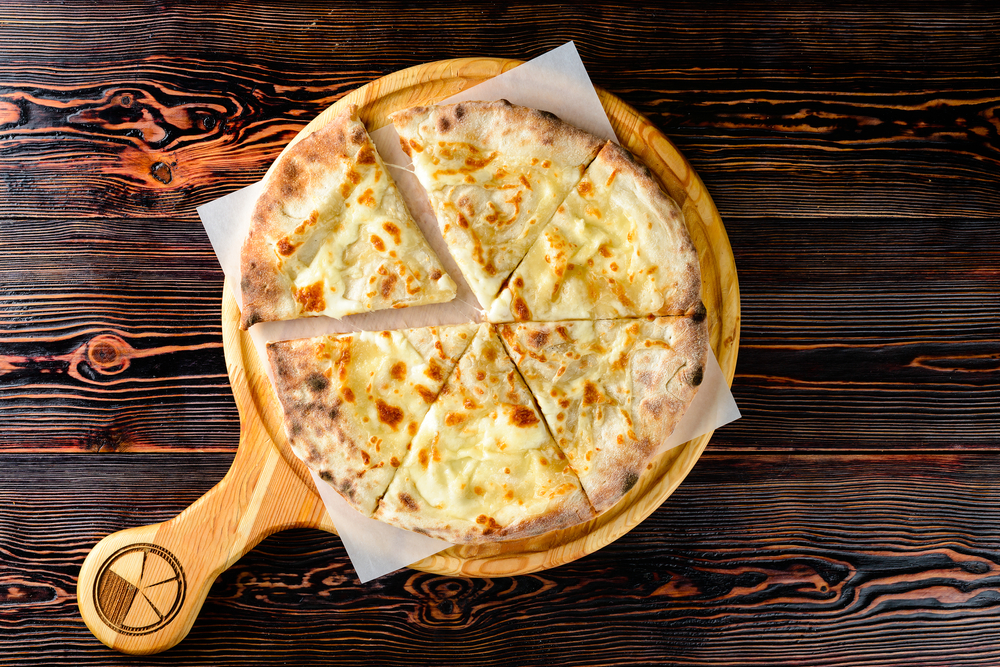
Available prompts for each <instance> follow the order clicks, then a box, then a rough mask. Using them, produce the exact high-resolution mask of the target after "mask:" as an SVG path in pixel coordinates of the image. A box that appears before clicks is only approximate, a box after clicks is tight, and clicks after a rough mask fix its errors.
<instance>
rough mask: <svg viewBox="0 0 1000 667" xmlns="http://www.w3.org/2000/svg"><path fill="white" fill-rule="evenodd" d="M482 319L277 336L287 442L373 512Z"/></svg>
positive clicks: (275, 358)
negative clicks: (284, 371) (281, 339)
mask: <svg viewBox="0 0 1000 667" xmlns="http://www.w3.org/2000/svg"><path fill="white" fill-rule="evenodd" d="M475 331H476V325H473V324H466V325H458V326H451V327H429V328H425V329H411V330H407V331H383V332H360V333H356V334H348V335H341V336H322V337H319V338H315V339H307V340H302V341H289V342H285V343H274V344H272V345H271V346H270V348H269V352H270V356H271V359H272V363H273V364H274V366H275V367H276V368H278V369H281V368H287V367H290V366H292V365H294V364H299V365H300V366H301V367H304V368H310V369H312V371H311V372H307V373H305V374H304V376H296V375H295V374H294V373H290V374H288V376H287V377H282V375H281V373H280V372H279V373H278V374H277V377H276V385H277V389H278V395H279V399H280V400H281V402H282V405H283V407H284V410H285V415H286V425H288V426H289V427H290V428H289V429H288V432H289V441H290V443H291V445H292V447H293V449H295V451H296V452H297V453H299V454H300V456H301V458H303V459H304V460H306V461H307V462H308V463H311V464H312V465H313V467H314V468H316V469H318V471H319V472H320V474H322V475H323V476H324V477H325V478H327V479H328V481H330V482H331V483H332V484H333V486H334V487H335V488H337V489H338V490H339V491H340V492H341V493H342V494H343V495H344V496H345V498H347V499H348V500H349V501H350V502H351V503H352V504H353V505H354V506H355V507H356V508H357V509H358V510H359V511H361V512H363V513H365V514H367V515H369V516H370V515H371V514H372V512H374V510H375V506H376V504H377V502H378V499H379V497H381V495H382V494H383V493H384V492H385V489H386V488H387V487H388V485H389V482H390V480H391V479H392V477H393V475H394V474H395V472H396V468H398V467H399V466H400V465H401V464H402V462H403V460H404V459H405V457H406V453H407V445H408V444H409V443H410V441H411V440H412V439H413V436H414V435H415V434H416V433H417V430H418V428H419V426H420V423H421V421H422V420H423V418H424V416H425V415H426V413H427V411H428V409H429V408H430V406H431V404H432V403H433V401H434V399H435V397H436V396H437V394H438V392H439V391H440V389H441V387H442V386H443V385H444V382H445V380H446V378H447V377H448V375H449V374H450V373H451V371H452V368H453V367H454V365H455V362H456V361H457V359H458V357H459V356H460V355H461V354H462V352H463V351H464V350H465V347H466V346H467V345H468V344H469V343H470V342H471V341H472V337H473V335H474V333H475Z"/></svg>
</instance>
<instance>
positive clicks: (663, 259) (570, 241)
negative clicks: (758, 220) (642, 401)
mask: <svg viewBox="0 0 1000 667" xmlns="http://www.w3.org/2000/svg"><path fill="white" fill-rule="evenodd" d="M615 150H617V151H620V150H621V149H617V148H616V149H610V148H608V147H606V148H605V149H604V150H602V151H601V154H600V155H598V157H597V159H595V160H594V162H593V163H591V165H590V167H589V168H588V170H587V173H586V174H585V175H584V177H583V179H582V180H581V181H580V183H579V184H578V185H577V187H576V188H575V189H574V190H573V192H571V193H570V194H569V195H568V196H567V197H566V199H565V201H563V202H562V204H561V205H560V206H559V209H558V210H557V211H556V213H555V215H554V216H553V217H552V220H551V221H550V222H549V224H548V225H547V226H546V227H545V228H544V229H543V230H542V233H541V234H540V236H539V238H538V240H537V241H536V242H535V244H534V245H533V246H532V247H531V249H530V250H529V251H528V252H527V254H526V255H525V257H524V260H523V261H522V262H521V264H520V266H519V267H518V269H517V270H516V271H515V272H514V273H513V274H512V275H511V278H510V281H509V283H508V286H507V287H506V288H505V289H504V291H503V292H502V293H501V294H500V296H499V297H498V298H497V299H496V301H494V303H493V304H491V306H490V307H489V318H490V321H493V322H510V321H526V320H544V321H557V320H569V319H605V318H614V317H643V316H646V315H649V314H658V315H666V314H680V313H678V312H674V309H675V308H676V309H678V310H679V311H680V312H683V311H684V310H686V309H687V308H689V307H690V306H691V304H689V303H687V301H688V300H689V297H688V295H689V294H690V293H692V291H693V293H694V294H695V295H697V294H698V290H699V287H698V285H699V284H700V280H699V279H698V277H697V276H698V273H697V256H696V255H695V254H694V251H693V247H692V246H691V244H690V240H689V239H688V236H687V232H686V229H685V228H684V222H683V216H682V215H681V212H680V209H679V208H678V207H677V205H676V204H675V203H674V202H673V200H671V199H669V198H667V197H665V196H662V195H661V196H659V197H650V196H649V195H648V192H647V191H644V190H643V188H642V187H639V186H638V185H637V182H638V181H637V178H636V177H635V175H634V174H629V173H623V170H622V166H621V163H622V162H623V161H621V160H612V159H604V157H605V156H606V155H608V154H611V153H613V152H614V151H615ZM626 165H627V163H626ZM654 187H655V186H654ZM692 281H693V287H691V285H690V284H689V283H692Z"/></svg>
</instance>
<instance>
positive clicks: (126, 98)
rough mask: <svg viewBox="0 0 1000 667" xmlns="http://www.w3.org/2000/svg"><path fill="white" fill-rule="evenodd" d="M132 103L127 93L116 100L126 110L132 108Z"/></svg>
mask: <svg viewBox="0 0 1000 667" xmlns="http://www.w3.org/2000/svg"><path fill="white" fill-rule="evenodd" d="M133 101H134V100H133V99H132V96H131V95H129V94H128V93H125V94H124V95H122V96H121V97H119V98H118V103H119V104H121V105H122V106H123V107H125V108H126V109H127V108H128V107H130V106H132V102H133Z"/></svg>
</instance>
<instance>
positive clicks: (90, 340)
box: [0, 219, 239, 451]
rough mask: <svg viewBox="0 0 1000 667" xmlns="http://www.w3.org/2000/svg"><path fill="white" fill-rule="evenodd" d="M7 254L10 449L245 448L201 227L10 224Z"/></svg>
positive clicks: (1, 439)
mask: <svg viewBox="0 0 1000 667" xmlns="http://www.w3.org/2000/svg"><path fill="white" fill-rule="evenodd" d="M0 247H3V248H4V249H5V253H4V256H3V257H2V258H0V284H2V285H3V290H2V293H0V337H2V340H3V345H2V347H0V420H2V421H3V423H4V429H3V430H2V432H0V449H7V450H12V449H13V450H32V449H45V450H47V451H53V450H59V449H71V450H76V451H81V450H90V451H101V450H108V449H121V450H133V451H134V450H143V449H162V448H180V449H187V450H192V449H193V450H211V449H221V450H224V451H231V450H233V449H235V447H236V443H237V441H238V438H239V421H238V415H237V414H236V406H235V404H234V402H233V399H232V394H231V391H230V388H229V379H228V376H227V374H226V366H225V360H224V359H223V353H222V328H221V307H222V279H223V277H222V271H221V269H220V268H219V265H218V261H217V260H216V259H215V255H214V254H213V253H212V250H211V247H210V246H209V244H208V240H207V237H206V236H205V233H204V229H203V228H202V227H201V224H200V223H199V222H198V221H192V220H176V219H173V220H167V219H161V220H155V221H153V220H147V221H125V220H114V219H104V220H83V221H74V220H45V221H34V222H31V223H30V224H29V223H27V222H25V221H23V220H22V221H11V220H2V221H0Z"/></svg>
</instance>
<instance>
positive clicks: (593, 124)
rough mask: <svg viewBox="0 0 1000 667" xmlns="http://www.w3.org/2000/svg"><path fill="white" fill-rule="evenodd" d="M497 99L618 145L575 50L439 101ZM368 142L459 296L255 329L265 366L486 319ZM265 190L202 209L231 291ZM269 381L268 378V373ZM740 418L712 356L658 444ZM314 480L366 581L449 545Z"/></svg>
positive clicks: (388, 129) (411, 190)
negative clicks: (409, 331)
mask: <svg viewBox="0 0 1000 667" xmlns="http://www.w3.org/2000/svg"><path fill="white" fill-rule="evenodd" d="M497 99H506V100H508V101H510V102H512V103H514V104H520V105H522V106H527V107H532V108H535V109H543V110H545V111H549V112H551V113H554V114H555V115H557V116H559V117H560V118H562V119H563V120H564V121H566V122H568V123H570V124H572V125H575V126H577V127H579V128H582V129H584V130H587V131H588V132H590V133H592V134H594V135H596V136H598V137H601V138H604V139H608V140H612V141H617V137H615V134H614V130H613V129H612V128H611V123H610V121H609V120H608V117H607V114H605V112H604V108H603V107H602V106H601V103H600V100H599V99H598V97H597V93H596V92H595V91H594V86H593V84H592V83H591V81H590V76H589V75H588V74H587V71H586V68H585V67H584V65H583V61H582V60H580V56H579V54H578V53H577V51H576V47H575V45H574V44H573V43H572V42H569V43H567V44H565V45H563V46H561V47H559V48H557V49H554V50H552V51H549V52H548V53H546V54H544V55H542V56H539V57H538V58H535V59H534V60H531V61H529V62H527V63H525V64H523V65H521V66H519V67H517V68H515V69H512V70H510V71H508V72H505V73H503V74H501V75H499V76H497V77H495V78H493V79H491V80H489V81H487V82H484V83H482V84H480V85H478V86H474V87H472V88H469V89H467V90H465V91H463V92H462V93H460V94H458V95H455V96H454V97H451V98H449V99H447V100H442V102H445V103H449V102H460V101H465V100H497ZM371 136H372V140H373V141H374V142H375V145H376V147H377V148H378V150H379V153H380V154H381V155H382V159H383V160H384V162H385V163H386V166H387V167H388V168H389V171H390V173H391V174H392V177H393V178H394V179H395V181H396V184H397V185H398V186H399V189H400V192H401V194H402V196H403V199H404V200H405V201H406V204H407V206H408V207H409V208H410V211H411V212H412V213H413V216H414V219H415V220H416V221H417V224H418V225H420V228H421V231H423V233H424V236H425V238H426V239H427V241H428V243H430V245H431V247H432V248H433V249H434V252H436V253H437V255H438V256H439V257H440V258H441V261H442V263H443V264H444V267H445V269H446V270H447V271H448V273H449V275H451V277H452V278H453V279H454V280H455V282H456V283H457V284H458V297H457V298H456V299H455V300H454V301H452V302H449V303H444V304H433V305H428V306H418V307H414V308H403V309H398V310H384V311H378V312H374V313H365V314H361V315H352V316H350V317H346V318H344V319H341V320H335V319H330V318H325V317H310V318H304V319H301V320H294V321H291V322H264V323H261V324H257V325H254V326H253V327H251V329H250V335H251V337H252V338H253V341H254V343H255V345H256V347H257V352H258V354H259V355H260V357H261V359H266V358H267V355H266V353H265V348H264V346H265V345H266V343H267V342H268V341H275V340H291V339H294V338H303V337H309V336H318V335H321V334H327V333H345V332H352V331H382V330H386V329H403V328H409V327H418V326H431V325H437V324H460V323H463V322H470V321H481V320H482V308H481V307H480V305H479V303H478V301H477V300H476V297H475V296H474V295H473V293H472V290H471V289H470V288H469V286H468V284H467V283H466V282H465V279H464V278H463V277H462V274H461V272H460V271H459V270H458V267H457V266H456V265H455V261H454V259H452V257H451V254H450V253H449V252H448V248H447V246H446V245H445V243H444V239H443V238H442V237H441V233H440V232H439V231H438V227H437V221H436V219H435V217H434V214H433V212H432V211H431V209H430V204H429V203H428V201H427V195H426V193H425V192H424V190H423V188H422V187H421V186H420V183H419V182H418V181H417V179H416V177H415V176H414V175H413V174H412V173H411V172H410V171H408V169H410V159H409V158H408V157H407V156H406V155H405V154H404V153H403V151H402V150H401V149H400V146H399V137H398V135H397V134H396V130H395V128H394V127H393V126H392V125H391V124H390V125H387V126H385V127H383V128H381V129H379V130H376V131H375V132H372V134H371ZM262 188H263V184H262V183H255V184H254V185H251V186H248V187H246V188H243V189H242V190H238V191H236V192H233V193H232V194H229V195H227V196H225V197H222V198H220V199H217V200H215V201H212V202H209V203H207V204H204V205H203V206H200V207H199V208H198V214H199V215H200V216H201V220H202V223H203V224H204V225H205V231H206V232H207V233H208V237H209V239H210V240H211V242H212V247H213V248H214V249H215V253H216V255H217V256H218V258H219V262H220V264H221V265H222V269H223V271H224V272H225V274H226V277H227V278H228V279H229V281H230V284H232V285H239V283H240V260H239V254H240V247H241V246H242V244H243V239H244V237H245V236H246V233H247V230H248V229H249V225H250V215H251V213H252V211H253V206H254V204H255V202H256V200H257V197H258V196H259V195H260V192H261V190H262ZM234 296H235V297H236V301H237V303H239V304H240V306H242V302H241V299H240V294H239V293H236V294H234ZM268 373H269V374H270V369H268ZM739 417H740V413H739V409H738V408H737V406H736V402H735V401H734V400H733V396H732V393H731V392H730V391H729V387H728V385H727V384H726V381H725V378H724V377H723V375H722V370H721V369H720V367H719V364H718V361H716V359H715V356H714V355H712V354H709V363H708V367H707V368H706V369H705V378H704V380H703V382H702V386H701V388H700V389H699V390H698V393H697V394H696V396H695V399H694V402H693V403H692V404H691V407H690V408H689V409H688V411H687V413H686V414H685V415H684V417H683V418H682V419H681V421H680V423H679V424H678V425H677V428H676V429H675V430H674V432H673V434H672V435H671V436H670V438H668V439H667V441H666V442H665V443H663V445H662V446H661V451H665V450H667V449H669V448H671V447H676V446H678V445H681V444H683V443H685V442H687V441H688V440H691V439H692V438H695V437H697V436H699V435H701V434H703V433H707V432H708V431H711V430H714V429H716V428H718V427H720V426H722V425H724V424H727V423H729V422H731V421H734V420H736V419H738V418H739ZM313 479H314V481H315V482H316V487H317V489H318V490H319V493H320V496H321V497H322V499H323V501H324V504H325V505H326V508H327V512H329V514H330V518H331V519H332V520H333V524H334V525H335V526H336V527H337V532H338V533H339V534H340V537H341V539H342V540H343V542H344V546H345V548H346V549H347V553H348V555H349V556H350V558H351V563H352V564H353V565H354V568H355V570H356V571H357V573H358V577H359V578H360V579H361V581H362V582H366V581H370V580H371V579H375V578H376V577H379V576H381V575H383V574H387V573H389V572H392V571H394V570H397V569H399V568H401V567H404V566H406V565H409V564H411V563H415V562H417V561H419V560H422V559H424V558H426V557H427V556H430V555H432V554H435V553H437V552H438V551H441V550H442V549H446V548H448V547H449V546H451V545H450V544H449V543H447V542H443V541H441V540H436V539H433V538H429V537H426V536H424V535H419V534H417V533H412V532H409V531H405V530H401V529H398V528H394V527H393V526H390V525H388V524H384V523H382V522H380V521H375V520H373V519H369V518H367V517H365V516H362V515H361V514H359V513H358V512H356V511H355V510H354V509H353V508H351V507H350V506H349V505H348V504H347V502H346V501H344V499H343V498H341V497H340V496H339V494H338V493H337V492H336V491H334V490H333V488H332V487H330V486H329V485H328V484H326V483H325V482H323V481H322V480H321V479H320V478H319V477H318V476H316V475H315V474H313Z"/></svg>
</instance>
